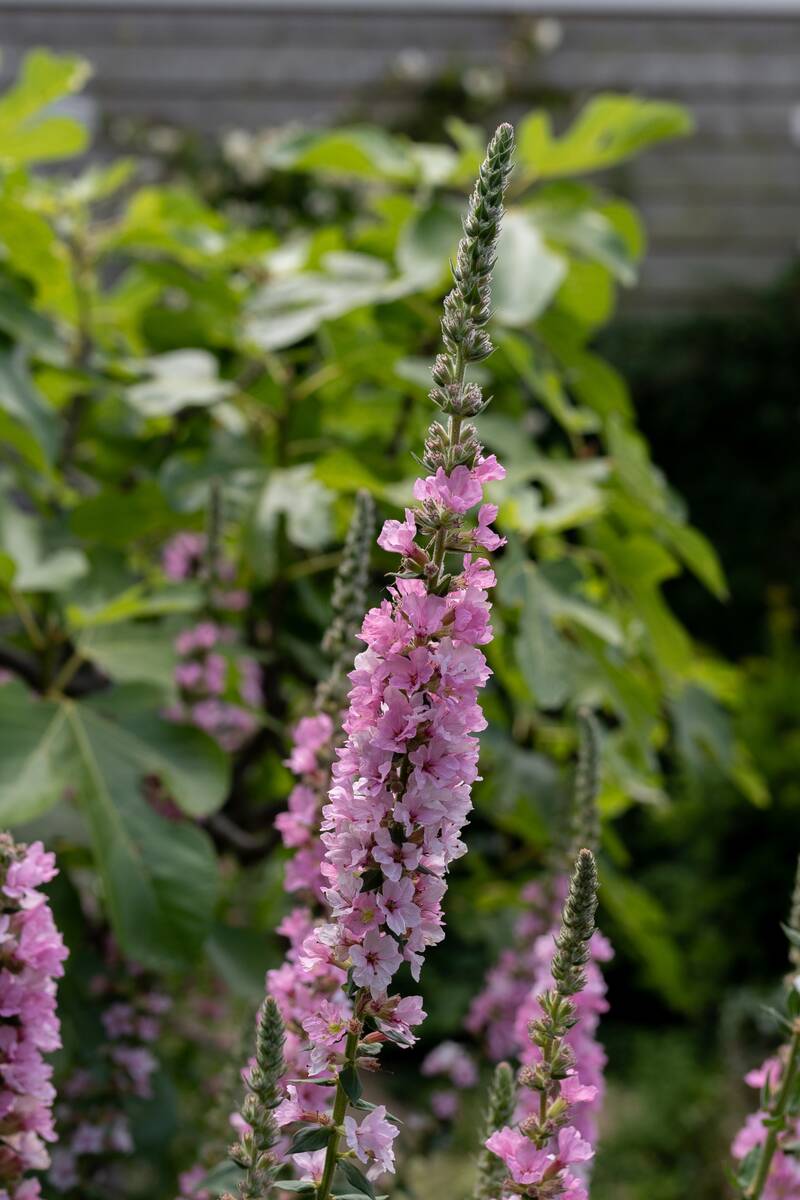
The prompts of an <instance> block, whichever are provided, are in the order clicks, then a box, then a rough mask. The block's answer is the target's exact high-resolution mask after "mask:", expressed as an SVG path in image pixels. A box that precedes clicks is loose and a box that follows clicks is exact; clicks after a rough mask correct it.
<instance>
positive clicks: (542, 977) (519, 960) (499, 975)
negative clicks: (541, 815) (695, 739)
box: [466, 709, 613, 1142]
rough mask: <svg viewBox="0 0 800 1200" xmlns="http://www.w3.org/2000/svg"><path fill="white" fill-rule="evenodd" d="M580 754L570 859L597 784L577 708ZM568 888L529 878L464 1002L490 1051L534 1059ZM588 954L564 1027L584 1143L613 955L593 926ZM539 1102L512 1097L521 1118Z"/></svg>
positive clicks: (589, 830)
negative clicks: (532, 1029)
mask: <svg viewBox="0 0 800 1200" xmlns="http://www.w3.org/2000/svg"><path fill="white" fill-rule="evenodd" d="M578 728H579V742H578V744H579V754H578V762H577V768H576V772H575V785H574V791H573V797H572V810H571V821H570V824H571V837H570V841H571V849H570V858H571V859H574V857H575V855H576V853H577V851H578V849H579V847H581V846H588V847H589V848H590V849H592V850H595V849H596V847H597V843H598V840H599V825H598V815H597V795H598V792H599V788H600V734H599V727H598V725H597V721H596V718H595V717H594V716H593V715H592V714H591V713H590V712H588V711H587V710H583V709H582V710H580V711H579V712H578ZM568 891H569V875H568V874H567V873H563V874H562V873H561V872H559V873H557V874H555V875H552V876H551V877H550V878H549V879H547V880H545V881H544V882H539V881H535V882H533V883H529V884H528V885H527V886H526V887H525V888H524V889H523V892H522V899H523V901H524V903H525V908H524V910H523V912H522V914H521V915H520V917H519V919H518V921H517V924H516V927H515V931H514V943H513V945H512V946H511V947H509V948H508V949H506V950H504V951H503V953H502V954H501V955H500V957H499V959H498V961H497V962H496V964H495V965H494V966H493V967H492V968H491V969H490V971H489V972H488V974H487V976H486V981H485V983H484V987H483V989H482V990H481V992H480V993H479V995H478V996H476V998H475V1000H474V1001H473V1003H472V1006H471V1008H470V1011H469V1014H468V1017H467V1021H466V1027H467V1029H468V1030H469V1031H470V1032H471V1033H475V1034H477V1033H482V1034H484V1036H485V1038H486V1043H487V1049H488V1052H489V1056H490V1057H491V1058H492V1059H494V1060H495V1061H497V1060H499V1059H501V1058H503V1057H512V1058H519V1059H520V1061H521V1062H522V1064H523V1066H533V1065H535V1064H536V1062H537V1060H538V1057H539V1050H538V1048H537V1047H536V1046H535V1045H534V1044H532V1043H531V1041H530V1039H529V1037H528V1027H529V1024H530V1022H531V1020H532V1019H535V1018H536V1016H537V1015H538V1011H539V1001H538V997H539V996H540V995H541V994H542V993H543V992H545V991H546V990H547V989H548V988H549V987H551V986H552V976H551V969H552V964H553V958H554V956H555V953H556V938H557V935H558V930H559V926H560V913H561V908H562V905H563V903H564V900H565V899H566V897H567V894H568ZM590 950H591V958H590V960H589V961H588V962H587V964H586V967H585V973H586V983H585V986H584V987H583V988H582V990H581V991H580V992H579V993H577V995H576V996H575V997H574V1004H575V1006H576V1009H577V1013H578V1016H579V1020H578V1021H577V1023H576V1024H575V1025H573V1026H572V1028H571V1029H570V1030H569V1031H568V1032H567V1034H566V1042H567V1044H568V1045H569V1047H570V1048H571V1050H572V1052H573V1055H574V1063H575V1070H576V1072H577V1073H578V1075H579V1076H580V1079H581V1082H582V1084H583V1085H584V1086H585V1087H587V1088H591V1089H592V1091H593V1098H592V1099H590V1100H588V1101H584V1102H583V1103H581V1105H580V1107H579V1109H577V1110H576V1116H575V1126H576V1128H577V1129H578V1131H579V1132H580V1133H581V1135H582V1136H583V1137H584V1138H586V1139H588V1141H590V1142H595V1141H596V1138H597V1120H598V1116H599V1113H600V1110H601V1108H602V1102H603V1097H604V1094H605V1080H604V1068H605V1063H606V1055H605V1051H604V1049H603V1047H602V1045H601V1044H600V1042H599V1041H598V1040H597V1029H598V1025H599V1023H600V1017H601V1015H602V1014H603V1013H604V1012H606V1011H607V1009H608V1002H607V1000H606V990H607V988H606V983H605V980H604V978H603V974H602V971H601V968H600V965H599V964H600V963H603V962H607V961H608V960H609V959H610V958H611V957H612V956H613V950H612V948H611V944H610V943H609V941H608V939H607V938H605V937H604V936H603V935H602V934H601V933H600V932H599V931H597V930H596V931H595V932H594V934H593V935H592V939H591V943H590ZM537 1104H538V1097H537V1096H536V1095H535V1093H532V1092H530V1091H528V1090H525V1089H523V1090H522V1092H521V1094H520V1098H519V1110H518V1113H517V1115H518V1117H519V1118H520V1119H522V1118H524V1117H525V1116H527V1115H529V1114H530V1113H531V1112H533V1111H534V1110H535V1108H536V1105H537Z"/></svg>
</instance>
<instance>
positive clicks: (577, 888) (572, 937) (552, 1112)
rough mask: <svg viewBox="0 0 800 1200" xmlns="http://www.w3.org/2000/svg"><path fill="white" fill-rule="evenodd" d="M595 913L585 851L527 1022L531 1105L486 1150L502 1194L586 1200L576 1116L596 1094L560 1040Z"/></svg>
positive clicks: (569, 1023) (525, 1076) (588, 1153)
mask: <svg viewBox="0 0 800 1200" xmlns="http://www.w3.org/2000/svg"><path fill="white" fill-rule="evenodd" d="M596 907H597V869H596V867H595V862H594V856H593V855H592V853H591V851H589V850H582V851H581V852H580V854H579V855H578V859H577V862H576V866H575V871H574V873H573V875H572V879H571V881H570V890H569V895H568V897H567V901H566V904H565V905H564V911H563V915H562V923H561V929H560V931H559V933H558V936H557V938H556V944H555V953H554V954H553V956H552V961H551V964H550V979H549V986H547V987H546V988H545V989H544V990H543V991H542V992H540V994H539V995H538V996H537V998H536V1009H537V1011H536V1012H535V1013H534V1014H533V1015H532V1017H531V1020H530V1021H529V1023H528V1034H529V1038H530V1041H531V1051H532V1052H531V1055H530V1059H529V1062H528V1065H527V1066H526V1067H525V1068H523V1070H522V1071H521V1072H520V1076H519V1083H520V1085H521V1086H522V1088H523V1089H524V1090H526V1091H527V1092H528V1093H529V1094H530V1096H531V1097H532V1098H533V1102H532V1103H530V1104H529V1105H528V1106H527V1115H524V1113H525V1105H524V1103H523V1104H522V1105H521V1107H522V1113H523V1115H522V1119H521V1121H520V1122H519V1124H518V1125H517V1126H516V1127H515V1128H514V1127H511V1126H510V1125H508V1126H505V1127H504V1128H502V1129H499V1130H497V1131H496V1132H494V1133H493V1134H492V1135H491V1136H490V1137H489V1138H488V1139H487V1141H486V1147H487V1148H488V1149H489V1150H490V1151H491V1152H492V1153H493V1154H495V1155H496V1156H497V1157H498V1158H500V1159H501V1160H502V1161H503V1162H504V1163H505V1166H506V1169H507V1171H508V1177H507V1179H505V1180H504V1182H503V1185H502V1191H501V1195H502V1196H503V1197H506V1196H524V1197H527V1198H529V1200H550V1197H556V1196H565V1197H570V1200H587V1197H588V1192H587V1190H586V1187H585V1184H584V1181H583V1178H582V1174H581V1173H582V1172H583V1171H585V1169H586V1168H585V1164H587V1163H588V1162H589V1161H590V1160H591V1158H592V1157H593V1155H594V1150H593V1148H592V1145H591V1143H590V1142H589V1141H588V1140H586V1139H585V1138H584V1137H583V1136H582V1135H581V1133H580V1132H579V1130H578V1128H577V1125H576V1109H577V1110H578V1112H579V1111H580V1107H581V1106H583V1105H585V1104H589V1103H591V1102H592V1101H593V1100H594V1099H595V1097H596V1089H595V1087H593V1086H592V1085H589V1084H586V1083H585V1082H584V1081H583V1080H582V1079H581V1077H580V1076H579V1075H578V1074H577V1072H576V1070H575V1054H574V1051H573V1049H572V1047H571V1046H570V1045H569V1043H568V1042H567V1040H566V1039H567V1035H568V1034H569V1033H570V1032H571V1031H572V1030H574V1028H575V1027H576V1025H577V1024H578V1021H579V1019H580V1013H579V1009H578V1006H577V1004H576V997H577V996H578V995H579V993H581V992H582V990H583V989H584V988H585V986H586V983H587V967H588V964H589V956H590V943H591V941H592V938H593V935H594V915H595V910H596Z"/></svg>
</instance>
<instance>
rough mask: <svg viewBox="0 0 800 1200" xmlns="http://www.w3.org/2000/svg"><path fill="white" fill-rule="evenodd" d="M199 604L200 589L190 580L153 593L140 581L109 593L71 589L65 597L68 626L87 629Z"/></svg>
mask: <svg viewBox="0 0 800 1200" xmlns="http://www.w3.org/2000/svg"><path fill="white" fill-rule="evenodd" d="M75 600H77V601H78V603H75V602H74V601H75ZM69 601H73V602H72V603H70V602H69ZM202 604H203V591H202V588H200V587H199V586H197V585H195V584H191V583H183V584H174V585H172V586H171V587H163V588H160V589H159V590H158V591H157V592H148V591H147V590H146V588H145V586H144V584H135V585H134V586H133V587H130V588H126V589H125V590H124V591H122V592H119V593H118V594H117V595H111V596H107V595H106V594H102V595H99V596H88V595H83V594H81V593H76V590H75V589H74V588H73V589H71V590H70V593H69V597H68V603H67V620H68V622H69V624H70V626H71V627H72V629H89V628H95V627H99V626H101V625H117V624H119V623H120V622H123V621H129V620H130V619H131V618H133V617H158V616H165V615H168V614H174V613H191V612H196V611H197V610H198V609H199V608H200V607H201V605H202Z"/></svg>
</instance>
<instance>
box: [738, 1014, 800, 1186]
mask: <svg viewBox="0 0 800 1200" xmlns="http://www.w3.org/2000/svg"><path fill="white" fill-rule="evenodd" d="M798 1065H800V1030H797V1031H796V1032H795V1033H794V1035H793V1036H792V1040H791V1043H790V1050H789V1058H788V1061H787V1063H786V1070H785V1071H784V1073H783V1079H782V1081H781V1087H780V1091H779V1092H778V1095H777V1097H776V1098H775V1104H774V1106H773V1107H772V1109H771V1111H770V1114H769V1115H770V1117H771V1118H772V1119H773V1120H774V1121H775V1122H776V1123H775V1125H773V1127H772V1128H771V1129H770V1130H769V1131H768V1133H767V1139H766V1141H765V1142H764V1145H763V1148H762V1150H761V1158H760V1159H759V1163H758V1171H757V1172H756V1177H755V1179H754V1180H753V1182H752V1184H751V1185H750V1187H749V1189H748V1190H747V1192H746V1193H745V1195H746V1197H747V1200H760V1198H761V1195H762V1193H763V1191H764V1186H765V1184H766V1182H767V1176H768V1175H769V1169H770V1167H771V1166H772V1160H773V1158H774V1157H775V1151H776V1150H777V1148H778V1134H779V1133H782V1132H783V1128H784V1125H785V1121H784V1118H785V1116H786V1109H787V1106H788V1103H789V1098H790V1096H791V1094H792V1089H793V1085H794V1081H795V1076H796V1075H797V1068H798Z"/></svg>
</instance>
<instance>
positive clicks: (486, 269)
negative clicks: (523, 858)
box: [292, 125, 513, 1200]
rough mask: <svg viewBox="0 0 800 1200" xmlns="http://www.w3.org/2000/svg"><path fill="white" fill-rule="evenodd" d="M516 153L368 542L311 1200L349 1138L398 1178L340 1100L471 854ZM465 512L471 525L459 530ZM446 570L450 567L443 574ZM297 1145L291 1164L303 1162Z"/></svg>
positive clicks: (491, 175)
mask: <svg viewBox="0 0 800 1200" xmlns="http://www.w3.org/2000/svg"><path fill="white" fill-rule="evenodd" d="M512 149H513V131H512V129H511V127H510V126H507V125H503V126H501V127H500V128H499V129H498V131H497V133H496V134H495V136H494V138H493V139H492V141H491V143H490V145H489V148H488V152H487V158H486V161H485V162H484V164H483V166H482V167H481V171H480V176H479V179H478V182H477V184H476V186H475V190H474V192H473V194H472V197H471V200H470V204H469V209H468V212H467V215H466V218H465V221H464V237H463V238H462V240H461V243H460V245H459V249H458V255H457V259H456V264H455V267H454V270H453V275H454V280H455V286H454V288H453V290H452V291H451V292H450V294H449V295H448V296H447V298H446V300H445V312H444V317H443V320H442V334H443V340H444V345H445V353H443V354H440V355H439V356H438V357H437V359H436V362H435V364H434V368H433V378H434V385H435V386H434V388H433V390H432V392H431V397H432V399H433V400H434V402H435V403H436V404H437V405H438V406H439V407H440V408H441V409H442V411H443V412H444V413H446V414H447V416H448V422H447V427H446V428H445V427H444V426H443V425H441V424H439V423H438V422H435V423H434V424H433V425H432V426H431V428H430V430H429V433H428V437H427V440H426V443H425V452H424V456H423V459H422V463H423V466H424V467H425V469H426V471H427V474H426V475H425V477H424V478H421V479H418V480H417V482H416V484H415V485H414V496H415V498H416V501H417V503H416V505H415V507H413V508H408V509H406V512H405V519H404V520H403V521H387V522H386V524H385V525H384V527H383V530H382V532H381V535H380V537H379V538H378V543H379V545H381V546H382V547H383V548H384V549H385V550H390V551H394V552H395V553H398V554H400V555H401V556H402V562H401V567H400V571H399V572H398V574H397V577H396V582H395V584H394V586H393V587H391V588H390V590H389V594H390V599H389V600H384V601H383V603H382V604H381V605H380V607H378V608H374V609H372V610H371V611H370V612H368V613H367V615H366V617H365V619H364V623H363V626H362V630H361V637H362V639H363V640H364V641H365V642H366V646H367V648H366V650H365V651H364V652H363V653H362V654H360V655H359V656H358V658H357V659H356V663H355V670H354V671H353V673H352V674H351V676H350V679H351V681H352V685H353V686H352V689H351V692H350V697H349V710H348V713H347V717H346V719H345V721H344V729H345V732H346V733H347V741H346V743H345V745H344V747H343V748H342V749H341V750H340V751H339V752H338V759H337V761H336V763H335V764H334V766H333V771H332V775H333V785H332V787H331V790H330V795H329V799H330V802H329V804H328V805H327V806H326V808H325V809H324V814H323V815H324V820H323V833H322V841H323V843H324V845H325V851H326V853H325V860H324V862H323V863H322V873H323V875H324V877H325V879H326V882H327V888H326V892H325V896H326V900H327V902H328V904H329V906H330V909H331V913H332V917H333V920H332V921H331V922H330V923H328V924H326V925H321V926H317V928H316V929H314V931H313V932H312V933H311V934H309V936H308V937H307V938H306V940H305V942H304V943H303V953H302V957H301V962H302V965H303V966H304V967H305V968H306V969H307V970H309V971H318V970H320V969H328V968H329V967H330V966H331V965H333V966H335V967H336V968H338V969H340V970H342V971H345V970H346V971H347V976H348V985H347V987H348V992H349V994H350V995H351V996H352V999H353V1016H352V1018H351V1019H350V1020H349V1021H348V1022H347V1023H346V1025H344V1027H343V1026H342V1023H341V1022H340V1021H339V1020H337V1019H336V1016H335V1014H331V1013H328V1012H327V1011H326V1012H325V1013H323V1014H321V1019H320V1020H319V1021H318V1022H313V1021H311V1022H306V1023H305V1029H306V1032H307V1033H308V1034H309V1037H310V1040H311V1059H312V1063H313V1070H314V1071H315V1073H316V1074H317V1076H318V1077H319V1078H321V1079H324V1080H325V1081H331V1080H332V1079H333V1078H334V1077H335V1079H336V1096H335V1100H334V1108H333V1114H332V1124H330V1125H325V1124H323V1125H322V1130H323V1131H324V1138H325V1140H326V1141H327V1146H326V1153H325V1161H324V1164H323V1166H322V1173H321V1175H320V1178H319V1184H318V1186H317V1200H328V1197H329V1196H330V1193H331V1187H332V1184H333V1178H334V1172H335V1170H336V1168H337V1164H338V1165H339V1170H340V1173H341V1174H343V1175H345V1176H347V1178H350V1177H351V1176H352V1172H353V1170H354V1166H353V1162H352V1158H347V1157H345V1158H343V1157H342V1155H341V1153H340V1149H339V1145H340V1140H341V1138H342V1136H344V1137H345V1139H346V1145H347V1148H348V1150H349V1152H350V1153H351V1154H352V1155H353V1156H355V1158H356V1159H358V1160H359V1161H360V1162H361V1163H362V1164H364V1165H365V1166H366V1168H367V1174H368V1175H375V1174H379V1173H380V1172H382V1171H385V1170H391V1169H392V1167H393V1160H394V1155H393V1152H392V1141H393V1140H394V1137H395V1136H396V1133H397V1130H396V1129H395V1128H394V1126H393V1125H392V1124H390V1123H389V1121H388V1120H387V1119H386V1116H385V1113H384V1112H383V1111H382V1110H381V1109H374V1110H373V1111H371V1112H370V1114H369V1116H368V1117H366V1118H364V1119H363V1120H362V1122H361V1124H360V1125H358V1124H356V1121H355V1119H354V1118H350V1117H348V1118H347V1119H345V1114H346V1112H347V1107H348V1101H349V1102H351V1103H353V1104H355V1105H356V1106H358V1103H359V1101H360V1083H359V1080H358V1068H359V1067H365V1068H372V1069H374V1067H375V1065H376V1063H375V1056H376V1055H377V1053H378V1052H379V1049H380V1044H381V1042H384V1041H386V1040H394V1041H397V1042H399V1043H401V1044H406V1045H407V1044H410V1043H411V1042H412V1041H413V1040H414V1039H413V1035H412V1033H411V1029H412V1027H413V1026H415V1025H417V1024H419V1022H420V1021H421V1019H422V1016H423V1013H422V1006H421V1000H420V998H419V997H417V996H412V997H405V998H402V999H401V998H400V997H399V996H398V995H396V994H393V995H390V994H389V988H390V985H391V982H392V979H393V978H394V975H395V974H396V972H397V971H398V970H399V968H400V966H401V964H402V963H403V962H407V963H408V964H409V966H410V968H411V973H412V975H413V977H414V978H415V979H417V978H419V972H420V968H421V966H422V958H423V954H424V951H425V950H426V948H427V947H428V946H431V945H434V944H436V943H437V942H439V941H441V939H442V937H443V932H442V926H443V917H442V908H441V902H442V897H443V895H444V892H445V889H446V884H445V875H446V872H447V868H448V866H449V864H450V863H451V862H452V861H453V860H454V859H455V858H457V857H459V856H460V855H461V854H463V853H464V850H465V846H464V844H463V842H462V841H461V840H460V834H461V829H462V827H463V825H464V823H465V821H466V819H467V815H468V813H469V810H470V807H471V802H470V790H471V785H472V783H473V782H474V781H475V779H476V778H477V760H478V741H477V738H476V737H475V734H476V733H477V732H479V731H480V730H481V729H483V728H484V726H485V720H484V718H483V714H482V712H481V710H480V708H479V706H478V704H477V695H478V691H479V689H480V688H481V687H482V686H483V685H484V684H485V683H486V680H487V678H488V676H489V674H490V672H489V668H488V666H487V665H486V660H485V658H484V655H483V654H482V652H481V650H480V649H479V647H480V646H481V645H484V644H485V643H487V642H488V641H489V640H490V639H491V627H490V625H489V607H490V606H489V599H488V589H489V588H491V587H492V586H493V585H494V582H495V579H494V574H493V572H492V570H491V568H490V566H489V563H488V562H487V561H486V560H485V559H484V558H478V559H477V560H475V559H474V558H473V554H474V552H475V551H478V550H480V549H488V550H493V549H495V548H496V547H497V546H499V545H501V544H502V539H501V538H500V537H498V535H497V534H496V533H494V531H493V530H492V529H491V522H492V521H493V520H494V518H495V516H496V512H497V510H496V508H495V506H494V505H488V504H482V503H481V501H482V499H483V488H484V484H486V483H487V482H489V481H490V480H493V479H502V478H503V476H504V474H505V472H504V470H503V468H502V467H501V466H500V465H499V464H498V462H497V460H496V459H495V458H494V456H493V455H492V456H490V457H488V458H487V457H484V454H483V450H482V447H481V445H480V443H479V442H478V439H477V434H476V431H475V428H474V426H473V425H472V424H471V423H466V424H465V423H464V422H465V419H468V418H470V417H473V416H476V415H477V414H478V413H479V412H481V411H482V410H483V408H484V407H485V403H484V400H483V398H482V396H481V392H480V389H479V388H478V386H477V385H476V384H474V383H467V382H466V381H465V372H466V368H467V366H468V365H469V364H470V363H476V362H480V361H482V360H483V359H485V358H486V357H487V356H488V355H489V354H490V353H491V349H492V346H491V342H490V340H489V337H488V335H487V333H486V331H485V329H484V326H485V324H486V323H487V321H488V319H489V312H490V307H489V300H490V292H489V283H490V277H491V271H492V267H493V265H494V261H495V257H496V242H497V234H498V229H499V222H500V216H501V211H502V198H503V192H504V189H505V184H506V181H507V178H508V174H509V171H510V168H511V153H512ZM476 506H480V507H479V511H478V513H477V524H475V525H474V526H470V525H468V523H467V520H466V514H467V513H468V512H469V511H470V510H472V509H474V508H476ZM448 554H458V555H459V556H460V566H459V567H458V569H457V570H456V569H454V570H453V572H452V573H451V571H450V570H449V569H448V560H447V556H448ZM329 1018H330V1019H329ZM304 1132H305V1131H301V1133H300V1135H299V1139H300V1141H299V1144H298V1143H297V1142H295V1143H293V1146H294V1147H295V1150H299V1149H301V1147H303V1148H305V1141H304V1140H303V1139H304ZM292 1152H294V1151H292ZM311 1177H312V1178H315V1176H314V1174H313V1172H312V1176H311ZM354 1190H358V1189H357V1188H354Z"/></svg>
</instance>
